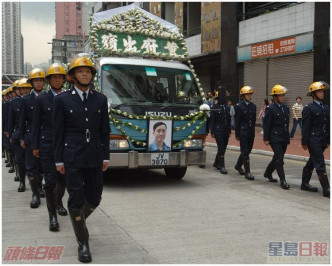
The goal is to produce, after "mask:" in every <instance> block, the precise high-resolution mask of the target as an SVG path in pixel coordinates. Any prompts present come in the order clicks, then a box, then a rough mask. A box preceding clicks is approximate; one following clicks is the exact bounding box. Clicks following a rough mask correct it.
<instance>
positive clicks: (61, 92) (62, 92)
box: [54, 90, 70, 96]
mask: <svg viewBox="0 0 332 266" xmlns="http://www.w3.org/2000/svg"><path fill="white" fill-rule="evenodd" d="M66 92H67V93H68V92H70V90H65V91H60V92H59V93H57V94H56V95H54V96H59V95H61V94H64V93H66Z"/></svg>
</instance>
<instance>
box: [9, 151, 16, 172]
mask: <svg viewBox="0 0 332 266" xmlns="http://www.w3.org/2000/svg"><path fill="white" fill-rule="evenodd" d="M14 172H15V169H14V154H13V152H10V153H9V170H8V173H14Z"/></svg>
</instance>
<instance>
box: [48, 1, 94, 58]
mask: <svg viewBox="0 0 332 266" xmlns="http://www.w3.org/2000/svg"><path fill="white" fill-rule="evenodd" d="M87 4H88V3H87ZM83 21H85V22H84V23H83ZM87 23H88V20H87V19H86V18H84V15H83V3H81V2H56V3H55V25H56V27H55V28H56V29H55V30H56V38H54V39H53V40H52V62H53V63H64V64H66V63H69V62H70V61H71V60H72V59H73V58H74V57H75V56H76V55H77V54H79V53H82V52H83V51H84V46H83V44H84V42H85V40H86V39H87V37H86V36H85V31H84V28H83V26H84V25H85V26H86V25H87Z"/></svg>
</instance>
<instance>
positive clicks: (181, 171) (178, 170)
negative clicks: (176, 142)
mask: <svg viewBox="0 0 332 266" xmlns="http://www.w3.org/2000/svg"><path fill="white" fill-rule="evenodd" d="M164 171H165V174H166V176H167V177H168V178H171V179H181V178H183V177H184V175H185V174H186V172H187V167H171V168H164Z"/></svg>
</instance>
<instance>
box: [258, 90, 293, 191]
mask: <svg viewBox="0 0 332 266" xmlns="http://www.w3.org/2000/svg"><path fill="white" fill-rule="evenodd" d="M286 93H287V89H286V88H285V87H284V86H281V85H275V86H274V87H273V88H272V91H271V95H272V97H273V99H274V103H273V104H271V105H269V106H268V107H267V108H266V114H265V119H264V144H265V145H270V146H271V148H272V150H273V153H274V154H273V158H272V161H271V162H270V163H269V165H268V166H267V168H266V170H265V173H264V177H265V178H267V179H268V180H269V181H270V182H278V181H277V180H276V179H274V178H273V177H272V173H273V172H274V170H277V173H278V176H279V178H280V186H281V188H283V189H289V185H288V184H287V182H286V178H285V171H284V155H285V153H286V150H287V145H288V144H289V129H288V127H289V109H288V107H287V106H286V105H284V104H283V103H284V102H285V96H286Z"/></svg>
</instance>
